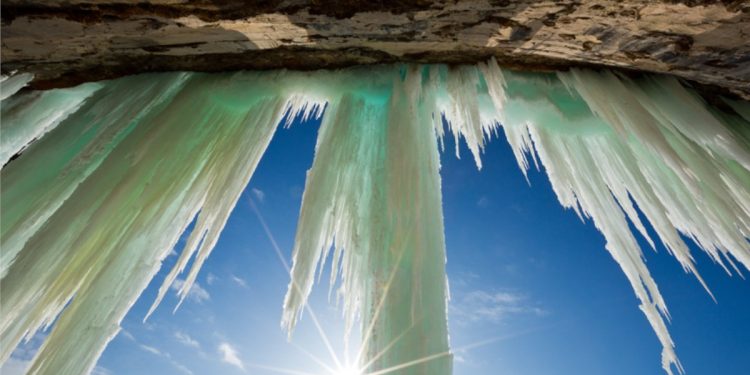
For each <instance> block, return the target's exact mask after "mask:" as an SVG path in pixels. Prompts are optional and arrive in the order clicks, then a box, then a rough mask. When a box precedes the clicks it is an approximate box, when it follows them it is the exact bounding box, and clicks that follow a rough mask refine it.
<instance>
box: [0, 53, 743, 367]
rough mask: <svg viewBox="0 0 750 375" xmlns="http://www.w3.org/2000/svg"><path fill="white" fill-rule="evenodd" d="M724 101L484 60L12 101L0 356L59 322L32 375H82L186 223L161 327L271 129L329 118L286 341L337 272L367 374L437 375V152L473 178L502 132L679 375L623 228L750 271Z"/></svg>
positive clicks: (187, 80)
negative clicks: (594, 238) (312, 296)
mask: <svg viewBox="0 0 750 375" xmlns="http://www.w3.org/2000/svg"><path fill="white" fill-rule="evenodd" d="M22 78H23V77H22ZM10 79H12V77H11V78H10ZM24 79H25V78H23V79H21V78H18V79H16V81H18V82H23V80H24ZM16 81H11V83H13V85H11V86H12V87H10V89H9V91H7V92H10V91H12V90H16V86H19V84H18V82H16ZM5 82H6V81H3V87H4V88H3V93H5V92H6V90H5ZM21 86H22V85H21ZM19 88H20V87H19ZM11 89H12V90H11ZM726 104H727V107H728V108H732V109H733V112H732V111H729V112H725V111H719V110H717V109H715V108H712V107H710V106H708V105H707V104H706V103H705V102H703V100H702V99H701V98H700V97H698V96H697V95H696V94H695V93H693V92H692V91H690V90H689V89H686V88H685V87H684V86H683V85H682V84H681V83H679V82H678V81H677V80H675V79H674V78H669V77H641V78H638V79H630V78H627V77H623V76H619V75H616V74H614V73H611V72H606V71H604V72H593V71H579V70H573V71H570V72H564V73H559V74H557V75H552V74H548V75H539V74H522V73H512V72H508V71H503V70H501V69H500V68H499V67H498V66H497V64H496V63H495V62H494V61H489V62H488V63H486V64H479V65H478V66H462V67H453V68H448V67H446V66H379V67H360V68H353V69H347V70H342V71H335V72H309V73H300V72H296V73H295V72H286V71H271V72H241V73H234V74H228V73H226V74H214V75H207V74H189V73H182V74H155V75H142V76H133V77H127V78H123V79H118V80H114V81H109V82H103V83H100V84H95V85H88V86H81V87H78V88H73V89H66V90H59V91H51V92H46V93H38V92H19V93H17V94H16V95H9V98H8V99H5V100H3V101H2V107H3V108H2V122H1V123H0V139H2V140H3V144H2V151H3V158H4V159H7V160H10V161H9V162H7V163H6V164H5V165H4V167H3V168H2V171H0V184H1V185H0V188H2V194H0V204H1V205H2V210H0V216H1V217H0V219H1V221H0V229H1V230H0V235H1V237H0V248H2V252H1V254H0V275H1V276H2V280H1V281H0V284H1V285H0V287H2V291H3V294H2V303H1V304H0V355H1V357H0V359H2V360H5V359H7V358H8V356H9V354H10V352H11V351H12V350H13V348H14V347H15V346H16V345H17V344H18V343H19V341H20V340H22V339H23V338H24V337H30V336H31V335H33V334H34V332H36V331H37V330H39V329H40V328H42V327H44V326H46V325H49V324H52V322H53V321H55V319H57V320H56V321H55V323H54V326H53V328H52V332H51V333H50V335H49V336H48V338H47V340H46V342H45V343H44V344H43V346H42V348H41V349H40V351H39V353H38V354H37V356H36V358H35V360H34V363H33V365H32V368H31V370H30V372H31V373H33V374H53V373H54V374H76V375H77V374H81V373H86V372H87V371H88V370H90V369H91V368H92V367H93V365H94V364H95V362H96V359H97V358H98V356H99V354H100V353H101V351H102V350H103V349H104V347H105V346H106V344H107V342H108V341H109V340H110V339H111V338H112V337H113V336H114V335H115V334H116V333H117V331H118V330H119V323H120V321H121V320H122V318H123V316H124V315H125V313H126V312H127V310H128V309H129V308H130V306H131V305H132V304H133V303H134V301H135V300H136V299H137V298H138V296H139V294H140V293H141V292H142V290H143V289H144V288H145V287H146V285H147V284H148V282H149V280H151V278H152V277H153V276H154V275H155V273H156V272H157V270H158V268H159V267H160V264H161V261H162V259H163V258H164V257H165V256H166V254H167V253H168V252H169V251H170V250H171V249H172V248H173V247H174V246H175V244H176V242H177V239H178V238H179V236H180V235H181V233H182V232H183V231H185V228H186V227H187V226H188V224H189V223H190V222H191V221H192V220H193V219H194V218H196V216H197V218H196V226H195V229H194V230H193V232H192V233H190V236H189V238H188V241H187V245H186V246H185V248H184V249H181V250H182V253H181V255H180V258H179V260H178V264H177V265H176V266H175V268H174V269H173V270H172V271H171V272H170V273H169V275H168V277H167V279H166V281H165V283H164V285H163V286H162V288H161V290H160V293H159V296H158V298H157V301H156V302H155V303H154V308H155V307H156V305H158V303H159V301H160V300H161V298H162V297H163V296H164V293H165V292H166V291H167V290H168V288H169V286H170V284H171V283H172V282H173V281H174V280H175V278H176V277H177V275H178V274H179V273H180V272H183V271H185V270H186V269H188V266H190V268H189V271H187V272H188V275H187V277H186V279H187V282H186V283H185V284H184V285H183V287H182V289H181V291H180V294H181V295H182V296H183V297H184V296H185V295H186V293H187V291H188V289H189V288H190V285H191V284H192V282H193V281H194V280H195V277H196V276H197V272H198V270H199V269H200V266H201V265H202V264H203V261H204V260H205V259H206V257H207V256H208V255H209V253H210V252H211V250H212V249H213V247H214V245H215V243H216V240H217V238H218V235H219V234H220V232H221V229H222V228H223V225H224V223H225V221H226V219H227V217H228V215H229V214H230V212H231V210H232V208H233V207H234V204H235V203H236V201H237V198H238V197H239V194H240V193H241V191H242V189H243V188H244V187H245V185H246V184H247V182H248V181H249V179H250V177H251V176H252V173H253V171H254V169H255V166H256V165H257V163H258V162H259V159H260V157H261V156H262V154H263V153H264V151H265V149H266V147H267V145H268V143H269V142H270V140H271V137H272V135H273V133H274V130H275V128H276V126H277V125H278V124H279V122H280V121H282V119H283V118H284V115H285V114H288V113H289V114H291V115H290V116H287V120H288V122H287V123H286V124H287V125H289V124H290V123H291V120H290V119H291V118H292V117H293V116H294V115H295V114H299V115H301V116H319V115H321V113H322V110H323V108H324V106H325V108H326V109H325V115H324V119H323V125H322V127H321V129H320V133H319V137H318V143H317V147H316V155H315V160H314V162H313V166H312V168H311V170H310V172H309V175H308V180H307V183H306V190H305V193H304V197H303V205H302V208H301V211H300V218H299V223H298V227H297V235H296V242H295V248H294V253H293V258H294V259H293V260H294V266H293V270H292V275H291V279H292V281H291V283H290V286H289V292H288V295H287V297H286V300H285V303H284V313H283V318H282V323H283V325H284V326H285V327H286V328H288V329H290V330H291V329H293V327H294V324H295V322H296V320H297V319H298V317H299V316H300V314H301V313H302V310H303V308H304V305H305V303H306V299H307V296H308V294H309V291H310V288H312V285H313V283H314V279H315V274H316V270H317V269H318V268H322V262H324V261H325V259H326V258H327V257H329V256H330V257H331V258H332V259H333V262H334V267H333V268H332V269H333V274H332V275H331V278H332V279H337V278H339V274H340V278H341V284H340V289H339V291H338V293H339V295H340V296H341V297H342V299H343V306H344V311H345V315H346V317H347V318H348V321H349V322H350V324H352V323H353V322H354V321H355V320H356V318H359V324H358V326H357V327H358V329H360V330H361V333H362V334H361V336H362V340H363V352H362V353H361V355H360V356H359V358H358V359H359V361H358V365H359V366H360V367H361V368H362V369H363V371H366V372H367V373H374V374H385V373H399V374H441V373H442V374H448V373H450V372H451V360H450V358H451V357H450V353H449V349H448V336H447V329H446V317H445V301H446V296H447V287H446V282H445V271H444V267H445V248H444V239H443V221H442V209H441V198H440V187H439V184H440V179H439V174H438V171H439V158H438V150H439V149H440V147H441V144H442V137H444V135H445V133H446V132H447V133H450V134H453V135H454V136H455V137H457V138H463V139H464V141H465V142H466V145H467V146H468V149H469V151H470V152H471V154H472V156H473V157H474V159H475V160H476V163H477V166H478V167H480V168H481V165H482V160H481V153H482V149H483V147H484V146H485V143H486V142H487V141H488V139H489V138H490V136H491V135H492V134H493V133H495V132H497V131H504V132H505V134H506V137H507V139H508V142H509V143H510V145H511V147H512V149H513V152H514V155H515V157H516V159H517V161H518V164H519V167H520V168H521V170H522V171H523V172H524V173H525V172H526V170H527V169H528V168H529V167H530V164H532V163H533V164H535V165H537V167H543V168H544V169H545V171H546V173H547V175H548V176H549V179H550V182H551V183H552V187H553V189H554V190H555V193H556V194H557V196H558V198H559V200H560V202H561V204H562V205H563V206H564V207H569V208H573V209H574V210H575V211H576V212H577V213H578V214H579V216H581V217H582V218H591V219H592V220H593V222H594V224H595V225H596V227H597V228H598V229H599V230H600V231H601V232H602V234H603V235H604V236H605V238H606V240H607V245H606V249H607V251H609V253H610V254H611V255H612V256H613V258H614V260H615V261H616V262H617V263H618V264H619V265H620V266H621V268H622V269H623V272H624V273H625V275H626V276H627V278H628V280H629V281H630V283H631V285H632V287H633V289H634V291H635V293H636V295H637V296H638V298H639V299H640V302H641V306H640V307H641V309H642V310H643V311H644V313H645V314H646V316H647V318H648V320H649V322H650V324H651V325H652V327H653V328H654V330H655V332H656V333H657V335H658V337H659V339H660V341H661V343H662V345H663V347H664V350H663V360H662V365H663V367H664V369H665V370H666V371H667V372H669V373H671V372H672V371H673V370H674V369H677V370H678V371H679V372H681V371H682V369H681V367H680V365H679V362H678V360H677V357H676V354H675V351H674V344H673V343H672V340H671V338H670V337H669V333H668V331H667V325H666V319H668V317H669V315H668V310H667V307H666V303H665V301H664V299H663V298H662V296H661V295H660V293H659V290H658V287H657V284H656V282H655V281H654V280H653V278H652V277H651V275H650V273H649V271H648V268H647V267H646V265H645V263H644V259H643V254H642V250H641V249H640V247H639V246H638V244H637V242H636V240H635V237H634V234H633V233H631V231H630V230H629V229H628V222H629V221H630V222H631V223H632V224H633V225H634V227H635V228H636V230H637V231H638V232H640V235H642V236H644V237H646V238H647V240H648V241H649V243H651V244H652V245H653V244H654V240H659V241H660V242H662V243H663V244H664V245H665V246H666V247H667V249H668V250H669V251H670V253H672V254H673V255H674V256H675V257H676V258H677V260H678V261H679V262H680V263H681V264H682V266H683V267H684V269H685V270H686V271H688V272H691V273H694V274H695V275H696V276H698V274H697V271H696V268H695V266H694V263H693V258H692V255H691V254H690V251H689V249H688V247H687V246H686V244H685V242H684V241H685V240H684V239H685V238H689V239H690V240H692V241H694V242H695V243H696V244H697V245H698V246H699V247H700V248H701V249H702V250H703V251H705V252H707V253H708V254H709V255H710V256H711V257H712V258H713V259H715V260H716V261H717V262H718V263H719V264H720V265H722V266H723V267H724V268H725V269H726V270H727V271H728V272H731V273H737V272H740V271H741V270H742V268H745V269H750V245H749V243H748V240H747V238H748V236H750V123H749V122H748V121H749V120H748V115H749V114H750V105H748V103H747V102H739V101H732V100H726ZM743 116H744V117H743ZM5 133H7V134H9V135H13V137H10V136H9V137H7V138H3V136H2V134H5ZM16 135H20V136H17V137H16ZM6 139H13V141H12V142H11V141H8V142H6ZM29 142H31V143H30V144H29ZM6 145H7V146H6ZM19 151H22V153H21V154H20V155H18V152H19ZM455 152H456V153H458V152H459V149H458V148H457V149H456V150H455ZM14 155H15V156H16V157H15V158H12V157H13V156H14ZM485 162H492V161H491V160H489V161H487V160H485ZM637 209H640V210H641V212H642V213H643V215H642V217H644V218H645V219H646V221H648V223H649V224H650V225H651V226H652V227H653V229H654V232H655V233H656V235H657V237H658V238H657V239H652V238H649V235H648V232H647V231H646V229H645V228H646V223H645V222H642V221H641V220H640V219H639V216H638V213H637ZM178 250H180V249H178ZM191 261H192V264H191ZM698 280H699V281H700V276H698ZM701 282H702V281H701ZM391 285H397V286H398V288H391ZM706 287H707V286H706ZM152 311H153V308H152ZM70 342H76V345H69V344H68V343H70Z"/></svg>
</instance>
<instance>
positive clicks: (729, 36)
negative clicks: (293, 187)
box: [1, 0, 750, 99]
mask: <svg viewBox="0 0 750 375" xmlns="http://www.w3.org/2000/svg"><path fill="white" fill-rule="evenodd" d="M1 7H2V71H3V73H4V74H7V73H9V72H11V71H20V72H32V73H34V74H35V77H36V78H35V80H34V81H33V82H32V87H35V88H51V87H63V86H70V85H74V84H77V83H80V82H85V81H94V80H100V79H106V78H113V77H117V76H122V75H126V74H134V73H141V72H152V71H170V70H193V71H225V70H237V69H275V68H288V69H321V68H339V67H345V66H350V65H360V64H377V63H392V62H420V63H450V64H454V63H474V62H477V61H483V60H486V59H488V58H489V57H491V56H494V57H495V58H496V59H497V60H498V62H500V64H501V65H503V66H505V67H508V68H511V69H519V70H528V71H549V70H560V69H566V68H568V67H571V66H588V67H608V68H615V69H620V70H623V71H627V72H630V73H638V72H655V73H668V74H673V75H676V76H678V77H681V78H684V79H686V80H688V81H690V82H692V83H694V84H695V85H697V86H700V87H701V89H702V90H709V91H710V90H716V89H718V90H720V91H721V92H724V93H727V92H731V93H733V94H735V95H738V96H740V97H743V98H745V99H750V1H744V0H740V1H698V0H695V1H690V0H688V1H653V0H625V1H617V0H548V1H536V0H519V1H509V0H494V1H492V0H466V1H444V0H442V1H441V0H438V1H431V0H416V1H405V0H383V1H361V0H333V1H316V0H286V1H278V0H267V1H262V0H261V1H237V0H213V1H212V0H201V1H181V0H158V1H151V2H148V3H146V2H140V1H129V0H64V1H60V0H49V1H44V2H34V1H23V0H4V1H3V2H2V5H1Z"/></svg>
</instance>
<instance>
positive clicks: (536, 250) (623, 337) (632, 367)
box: [14, 121, 750, 375]
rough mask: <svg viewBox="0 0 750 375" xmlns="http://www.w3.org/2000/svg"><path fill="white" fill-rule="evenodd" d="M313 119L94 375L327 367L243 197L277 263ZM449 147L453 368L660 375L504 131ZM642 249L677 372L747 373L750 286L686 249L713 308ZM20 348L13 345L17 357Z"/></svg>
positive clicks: (580, 225)
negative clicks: (187, 274) (473, 153)
mask: <svg viewBox="0 0 750 375" xmlns="http://www.w3.org/2000/svg"><path fill="white" fill-rule="evenodd" d="M318 125H319V124H318V123H317V122H315V121H311V122H308V123H304V124H299V123H295V124H294V125H293V126H292V127H291V128H290V129H279V130H278V132H277V134H276V136H275V138H274V140H273V142H272V143H271V146H270V148H269V149H268V152H267V153H266V154H265V156H264V157H263V160H262V161H261V164H260V166H259V168H258V170H257V171H256V173H255V175H254V176H253V178H252V180H251V182H250V185H249V186H248V188H247V189H246V190H245V192H244V193H243V196H242V197H241V199H240V201H239V203H238V205H237V207H236V208H235V210H234V213H233V214H232V216H231V218H230V220H229V222H228V223H227V225H226V228H225V229H224V232H223V234H222V237H221V239H220V241H219V243H218V245H217V246H216V248H215V249H214V251H213V254H212V255H211V257H210V258H209V260H208V262H207V263H206V265H205V266H204V267H203V269H202V271H201V274H200V276H199V278H198V284H197V285H195V286H194V287H193V290H192V291H191V294H190V296H189V297H188V299H187V300H186V301H185V303H183V305H182V306H181V307H180V308H179V309H178V310H177V311H176V312H175V313H173V308H174V307H175V306H176V303H177V299H176V297H175V294H174V293H171V294H170V296H169V297H168V298H166V299H165V301H164V302H163V303H162V305H161V306H160V307H159V309H157V311H156V313H155V314H154V315H153V316H152V317H151V318H150V319H149V320H148V321H147V322H146V323H143V322H142V319H143V317H144V316H145V313H146V311H147V309H148V307H149V306H150V304H151V303H152V301H153V300H154V297H155V295H156V291H157V289H158V287H159V285H160V284H161V281H162V279H163V277H164V275H165V273H166V272H167V271H168V270H169V268H170V267H171V265H172V264H173V263H174V261H175V259H176V257H174V256H171V257H169V258H168V259H167V260H166V263H165V266H164V267H163V269H162V271H161V272H160V273H159V275H158V276H157V277H156V278H155V280H154V281H153V282H152V283H151V285H150V286H149V288H148V289H147V290H146V292H145V293H144V294H143V295H142V296H141V298H140V299H139V300H138V302H137V303H136V305H135V306H134V307H133V309H132V310H131V312H130V313H129V314H128V316H127V317H126V319H125V321H124V322H123V327H124V329H123V331H122V332H121V333H120V334H119V335H118V336H117V337H116V338H115V339H114V340H113V341H112V342H111V343H110V345H109V346H108V348H107V349H106V351H105V352H104V354H103V356H102V358H101V360H100V361H99V364H98V366H97V368H96V369H95V373H96V374H98V375H105V374H118V375H121V374H139V375H150V374H154V375H156V374H177V375H179V374H196V375H197V374H228V375H232V374H269V375H271V374H278V373H279V372H277V371H274V370H271V369H270V368H271V367H274V368H283V369H288V370H289V369H292V370H297V371H300V372H301V373H312V374H325V370H324V368H323V367H322V366H321V365H319V364H318V363H316V360H314V359H313V358H312V357H315V358H319V359H322V361H323V362H325V363H327V364H329V365H330V364H331V363H332V359H331V356H330V355H329V354H328V352H327V350H326V347H325V345H324V343H323V341H322V340H321V338H320V335H319V334H318V332H317V331H316V329H315V326H314V324H312V321H311V319H310V318H309V314H306V315H305V316H304V317H303V319H302V322H301V323H300V325H299V326H298V328H297V330H296V331H295V333H294V336H293V339H292V341H291V343H289V342H288V341H287V338H286V333H285V332H283V331H282V330H281V328H280V326H279V321H280V316H281V305H282V301H283V297H284V294H285V292H286V286H287V283H288V280H289V277H288V273H287V271H286V270H285V269H284V267H283V265H282V263H281V262H280V260H279V258H278V256H277V254H276V252H275V250H274V247H273V246H272V244H271V242H270V241H269V238H268V236H267V234H266V233H265V232H264V230H263V227H262V226H261V223H260V221H259V219H258V217H257V216H256V214H255V212H254V211H253V209H252V208H251V205H250V203H249V202H250V199H253V200H254V202H255V203H256V205H257V207H258V209H259V211H260V212H261V214H262V216H263V217H264V219H265V221H266V222H267V225H268V228H269V229H270V231H271V233H272V235H273V236H274V238H275V240H276V241H277V242H278V245H279V247H280V249H281V250H282V252H283V255H284V256H285V258H286V259H287V260H288V259H289V258H290V251H291V248H292V245H293V240H294V230H295V226H296V221H297V214H298V212H299V207H300V202H301V198H302V189H303V186H304V182H305V181H304V179H305V172H306V170H307V169H308V168H309V167H310V166H311V164H312V157H313V151H314V146H315V137H316V135H317V129H318ZM446 141H447V143H446V147H445V149H446V152H444V153H443V154H442V170H441V174H442V179H443V181H442V183H443V200H444V201H443V208H444V215H445V227H446V240H447V252H448V265H447V269H448V277H449V280H450V287H451V296H452V299H451V302H450V306H449V321H450V339H451V344H452V347H453V348H454V351H455V359H454V368H455V371H454V373H455V374H456V375H470V374H471V375H485V374H487V375H489V374H493V375H494V374H513V375H535V374H545V375H554V374H571V375H572V374H615V375H617V374H622V375H626V374H627V375H632V374H662V373H663V372H662V370H661V368H660V351H661V348H660V345H659V343H658V340H657V338H656V335H655V334H654V333H653V332H652V331H651V328H650V326H649V325H648V323H647V321H646V318H645V316H644V315H643V314H642V313H641V311H640V310H639V309H638V307H637V305H638V301H637V299H636V297H635V295H634V293H633V291H632V289H631V288H630V285H629V284H628V282H627V280H626V278H625V276H624V275H623V274H622V272H621V271H620V269H619V267H618V266H617V265H616V264H615V262H614V261H613V260H612V259H611V257H610V256H609V254H608V253H607V252H606V251H605V250H604V240H603V237H602V236H601V235H600V234H599V233H598V232H597V231H596V229H595V228H594V226H593V225H592V224H591V223H590V222H585V223H584V222H581V221H580V220H579V219H578V217H577V216H576V215H575V213H574V212H572V211H568V210H564V209H563V208H562V207H561V206H560V205H559V204H558V202H557V199H556V198H555V196H554V194H553V192H552V190H551V188H550V185H549V183H548V182H547V179H546V176H545V175H544V173H543V172H537V171H532V172H531V173H530V175H529V179H530V183H531V184H530V185H529V184H527V182H526V181H525V179H524V178H523V175H522V174H521V172H520V170H519V169H518V167H517V166H516V164H515V160H514V158H513V156H512V154H511V151H510V148H509V147H508V146H507V144H506V142H505V139H504V138H503V137H502V135H501V136H500V138H499V139H493V140H492V142H491V143H490V145H489V147H488V148H487V150H486V152H485V155H484V158H483V160H484V169H483V170H482V171H477V169H476V167H475V165H474V161H473V159H472V158H471V157H470V154H469V153H468V150H466V149H465V148H464V149H462V156H463V158H462V159H457V158H456V157H455V155H454V152H453V146H452V142H453V141H452V139H446ZM641 245H642V247H643V248H644V251H645V252H646V257H647V261H648V265H649V267H650V268H651V270H652V273H653V275H654V278H655V279H656V281H657V282H658V283H659V286H660V288H661V290H662V293H663V295H664V297H665V298H666V301H667V305H668V307H669V309H670V312H671V314H672V323H671V325H670V330H671V333H672V337H673V339H674V340H675V343H676V345H677V354H678V355H679V357H680V359H681V361H682V363H683V365H684V367H685V369H686V371H687V373H688V374H690V375H702V374H706V375H709V374H729V373H733V374H741V373H743V372H744V371H747V369H748V368H750V320H749V319H748V317H750V298H749V297H750V281H748V280H743V279H742V278H740V277H737V276H736V275H735V276H733V277H728V276H727V275H726V273H724V271H723V270H722V269H721V268H720V267H719V266H717V265H714V264H712V262H711V260H710V259H709V258H708V257H707V256H705V255H704V254H703V253H702V252H700V251H699V250H697V249H695V250H694V254H695V257H696V260H697V263H698V268H699V270H700V271H701V273H702V275H703V277H704V279H705V280H706V282H707V283H708V285H709V286H710V287H711V289H712V291H713V293H714V295H715V296H716V299H717V300H718V303H714V302H713V301H712V300H711V298H710V297H709V296H708V294H706V293H705V291H704V290H703V289H702V287H701V286H700V284H699V283H698V282H697V281H696V280H695V279H694V278H693V277H692V276H690V275H686V274H685V273H684V272H683V271H682V269H681V267H680V266H679V264H678V263H677V262H676V261H675V260H674V259H673V258H672V257H671V256H669V255H668V254H667V252H666V250H665V249H664V248H663V247H659V248H658V249H657V250H658V252H653V251H651V250H650V249H649V248H648V246H647V245H646V244H645V242H644V243H642V244H641ZM324 279H325V278H324ZM327 291H328V285H327V283H325V282H322V283H321V284H320V285H318V287H317V288H316V289H315V291H314V293H313V296H312V298H311V306H312V308H313V309H314V310H315V312H316V313H317V315H318V318H319V319H320V322H321V325H322V327H323V329H324V331H325V332H326V334H327V335H328V337H329V338H330V340H331V342H332V345H333V347H334V350H335V351H336V352H337V353H338V355H342V353H343V351H344V349H343V343H342V340H341V336H342V334H343V322H342V320H341V318H340V313H339V310H338V309H337V307H336V306H335V303H333V302H331V303H329V302H328V300H327ZM355 339H356V338H355ZM38 341H39V339H38V338H37V339H35V340H32V342H31V343H30V344H29V345H27V346H33V345H35V344H36V345H38ZM29 355H30V354H29V353H26V352H25V351H24V350H23V348H22V349H21V350H19V351H17V353H16V355H15V357H14V360H15V361H23V360H24V359H28V356H29Z"/></svg>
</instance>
